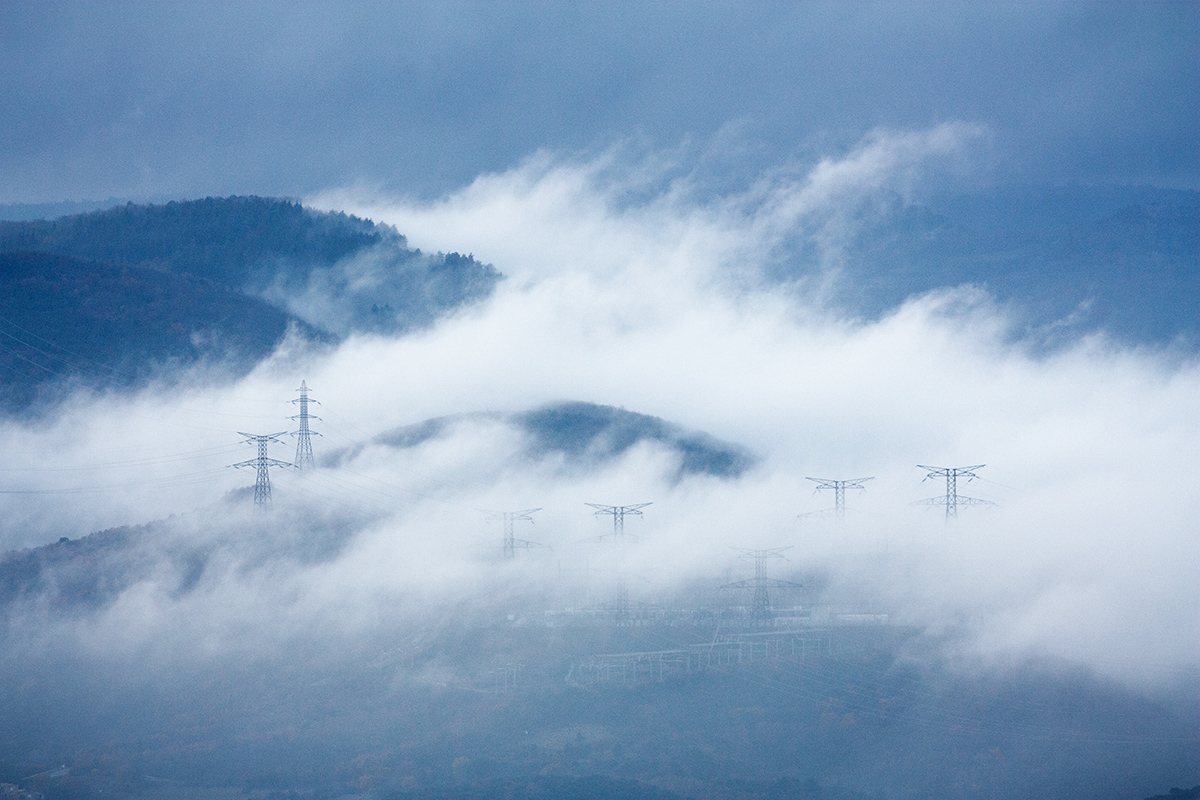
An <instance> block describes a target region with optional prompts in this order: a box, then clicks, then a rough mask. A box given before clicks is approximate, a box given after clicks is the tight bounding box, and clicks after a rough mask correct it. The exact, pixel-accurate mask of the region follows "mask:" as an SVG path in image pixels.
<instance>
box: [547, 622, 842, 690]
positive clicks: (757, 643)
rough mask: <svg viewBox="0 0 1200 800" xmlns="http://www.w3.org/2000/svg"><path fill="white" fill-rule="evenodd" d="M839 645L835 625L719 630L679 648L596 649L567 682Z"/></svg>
mask: <svg viewBox="0 0 1200 800" xmlns="http://www.w3.org/2000/svg"><path fill="white" fill-rule="evenodd" d="M834 647H835V643H834V636H833V631H832V630H830V629H828V628H806V629H804V630H792V631H768V632H761V633H734V634H720V633H718V634H717V635H716V636H714V637H713V640H712V642H706V643H704V644H690V645H687V646H686V647H683V648H680V649H677V650H652V651H644V652H634V653H602V654H597V655H593V656H590V657H589V658H587V659H585V660H584V661H582V662H579V663H575V664H572V665H571V669H570V671H569V672H568V673H567V683H569V684H572V685H574V686H587V685H591V684H596V683H616V682H619V683H624V684H627V685H632V684H638V683H648V682H658V681H663V680H665V679H667V678H672V677H676V676H679V675H685V674H689V673H691V674H694V673H703V672H708V671H714V672H721V673H729V672H730V671H731V670H733V669H736V668H738V667H740V666H750V665H764V664H772V663H776V662H781V661H804V660H805V659H807V658H808V657H809V656H819V655H824V654H832V653H833V652H834Z"/></svg>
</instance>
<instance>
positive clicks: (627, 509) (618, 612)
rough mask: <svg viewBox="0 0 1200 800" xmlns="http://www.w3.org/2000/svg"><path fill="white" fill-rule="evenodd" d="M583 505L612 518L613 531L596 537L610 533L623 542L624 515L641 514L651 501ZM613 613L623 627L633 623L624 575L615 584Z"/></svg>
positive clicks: (624, 538) (634, 515) (627, 585)
mask: <svg viewBox="0 0 1200 800" xmlns="http://www.w3.org/2000/svg"><path fill="white" fill-rule="evenodd" d="M584 505H585V506H590V507H591V508H594V509H596V511H595V513H594V514H593V516H596V517H600V516H605V515H607V516H611V517H612V518H613V532H612V533H611V534H601V535H600V536H599V537H598V538H600V539H603V538H604V537H605V536H606V535H611V536H612V537H613V540H614V541H617V542H624V541H626V537H625V517H627V516H629V517H640V516H642V509H643V508H645V507H646V506H648V505H652V503H636V504H634V505H631V506H606V505H601V504H599V503H584ZM613 613H614V615H615V617H616V621H617V625H618V626H621V627H625V626H628V625H631V624H633V620H632V617H631V616H630V613H629V581H628V580H627V579H626V578H625V577H624V576H622V577H621V580H620V581H619V582H618V584H617V591H616V597H614V598H613Z"/></svg>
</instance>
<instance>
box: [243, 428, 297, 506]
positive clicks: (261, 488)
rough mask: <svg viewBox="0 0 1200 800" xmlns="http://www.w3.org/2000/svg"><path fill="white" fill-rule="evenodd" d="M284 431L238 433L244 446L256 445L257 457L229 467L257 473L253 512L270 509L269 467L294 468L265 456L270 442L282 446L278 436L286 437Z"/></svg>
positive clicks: (291, 465) (293, 465)
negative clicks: (242, 439) (243, 437)
mask: <svg viewBox="0 0 1200 800" xmlns="http://www.w3.org/2000/svg"><path fill="white" fill-rule="evenodd" d="M286 433H287V432H286V431H280V432H279V433H267V434H258V433H245V432H243V431H238V435H239V436H245V437H246V439H245V443H246V444H256V445H258V457H257V458H252V459H250V460H249V461H239V462H238V463H236V464H230V465H229V466H231V467H233V468H234V469H242V468H243V467H254V469H255V470H256V471H257V476H256V478H255V480H254V510H255V511H267V510H269V509H270V508H271V473H270V468H271V467H295V464H289V463H288V462H286V461H278V460H276V459H274V458H270V457H268V456H267V445H268V444H270V443H271V442H275V443H276V444H283V441H282V440H281V439H280V438H279V437H280V436H284V435H286Z"/></svg>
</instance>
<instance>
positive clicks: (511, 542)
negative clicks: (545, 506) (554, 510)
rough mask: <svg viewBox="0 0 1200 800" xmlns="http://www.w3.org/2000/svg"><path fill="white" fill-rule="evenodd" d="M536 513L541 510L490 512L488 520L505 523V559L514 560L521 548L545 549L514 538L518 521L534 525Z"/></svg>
mask: <svg viewBox="0 0 1200 800" xmlns="http://www.w3.org/2000/svg"><path fill="white" fill-rule="evenodd" d="M535 511H541V509H540V508H527V509H525V510H523V511H490V512H488V517H487V518H488V520H491V521H500V522H503V523H504V557H505V558H513V557H515V556H516V554H517V549H518V548H521V549H524V550H528V549H529V548H531V547H545V546H546V545H544V544H540V543H538V542H530V541H526V540H525V539H517V538H515V537H514V536H513V523H514V522H516V521H517V520H522V521H528V522H529V524H530V525H532V524H533V517H532V516H531V515H532V514H533V513H534V512H535Z"/></svg>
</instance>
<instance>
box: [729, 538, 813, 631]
mask: <svg viewBox="0 0 1200 800" xmlns="http://www.w3.org/2000/svg"><path fill="white" fill-rule="evenodd" d="M734 549H735V550H739V551H741V553H742V555H741V557H742V558H745V559H751V558H752V559H754V577H753V578H751V579H749V580H744V581H734V582H733V583H727V584H725V585H724V586H722V587H721V588H722V589H753V590H754V598H753V599H752V600H751V602H750V619H751V621H753V622H754V623H756V624H761V623H764V622H766V621H767V620H769V619H771V595H770V592H769V591H768V590H769V589H803V588H804V586H803V584H799V583H794V582H793V581H785V580H780V579H779V578H768V577H767V559H770V558H782V559H784V560H785V561H786V560H787V559H786V558H785V557H784V555H783V551H785V550H790V549H791V547H790V546H789V547H773V548H770V549H768V550H745V549H743V548H740V547H737V548H734Z"/></svg>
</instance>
